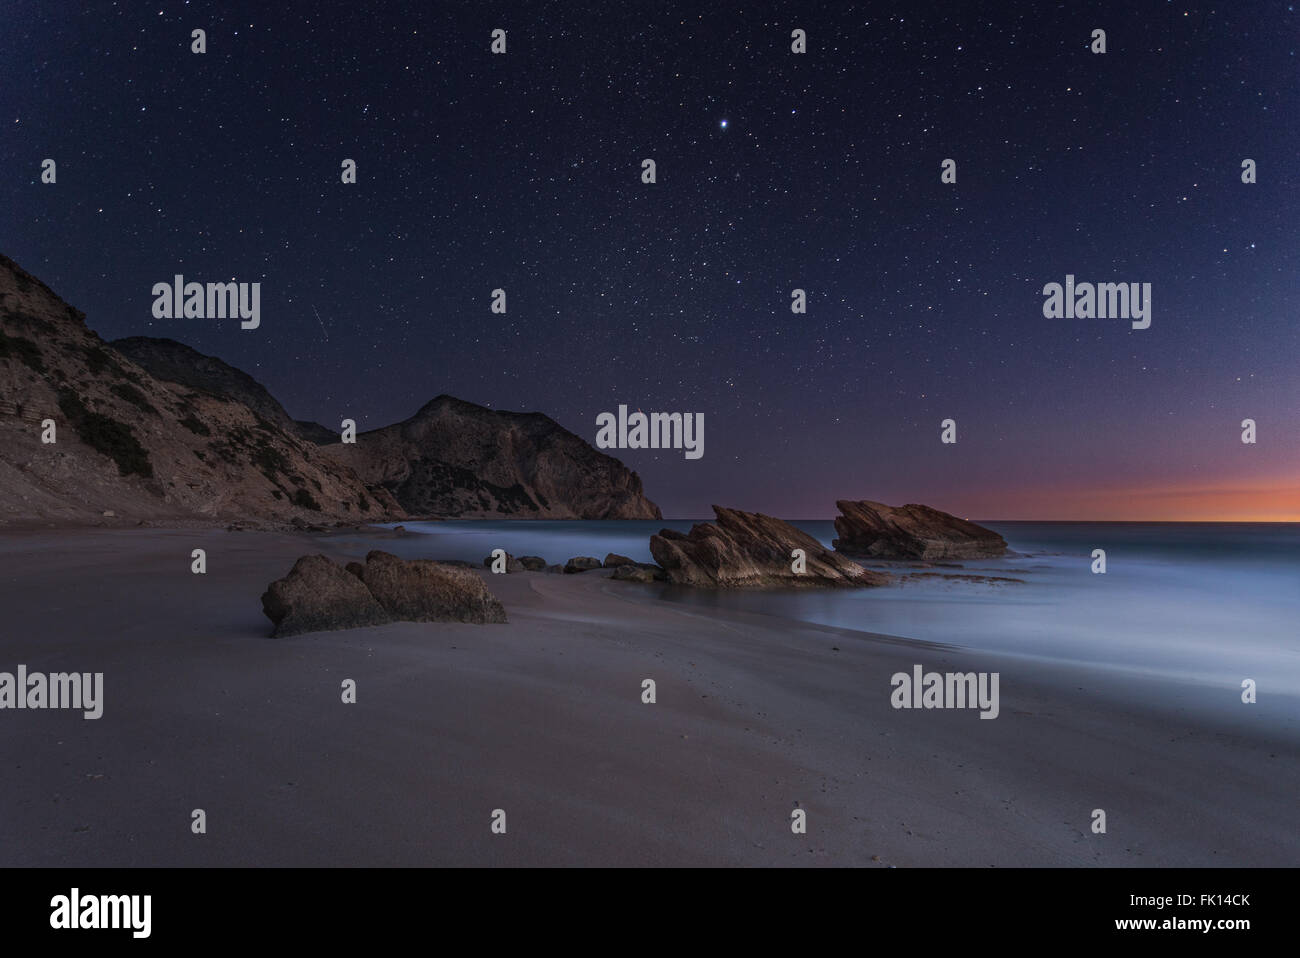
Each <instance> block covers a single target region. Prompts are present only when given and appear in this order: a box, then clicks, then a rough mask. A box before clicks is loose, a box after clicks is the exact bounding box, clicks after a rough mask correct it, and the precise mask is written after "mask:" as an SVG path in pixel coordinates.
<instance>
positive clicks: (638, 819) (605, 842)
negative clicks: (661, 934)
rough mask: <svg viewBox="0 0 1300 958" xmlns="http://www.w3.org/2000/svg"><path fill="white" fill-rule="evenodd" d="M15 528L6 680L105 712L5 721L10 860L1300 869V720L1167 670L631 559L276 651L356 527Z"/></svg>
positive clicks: (500, 581)
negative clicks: (827, 606) (639, 566)
mask: <svg viewBox="0 0 1300 958" xmlns="http://www.w3.org/2000/svg"><path fill="white" fill-rule="evenodd" d="M347 531H349V532H350V533H351V534H353V535H355V534H356V532H357V531H358V530H347ZM360 531H361V533H362V534H365V535H367V536H370V537H372V538H374V539H375V540H376V541H380V540H382V539H384V538H386V537H387V536H391V535H393V534H392V533H391V531H390V530H381V529H377V528H372V529H364V528H363V529H362V530H360ZM12 532H13V530H10V529H6V530H4V533H12ZM86 532H94V533H96V534H94V535H87V534H86ZM4 533H0V555H2V556H3V559H4V567H5V569H6V573H5V575H4V577H3V580H2V585H0V590H2V591H0V596H2V597H3V600H4V603H5V606H6V608H7V609H8V610H9V613H10V614H9V619H10V623H9V624H10V628H9V629H7V630H6V638H5V640H4V641H3V643H0V655H3V659H0V670H4V669H9V668H12V667H13V666H14V665H15V664H17V663H20V662H21V663H25V664H26V665H27V666H28V667H29V668H31V669H34V670H35V669H42V670H48V671H59V670H65V669H66V670H77V671H102V672H103V673H104V676H105V677H104V715H103V718H101V719H100V720H98V721H84V720H83V719H82V718H81V715H80V714H79V713H77V714H69V713H53V712H41V711H16V712H8V711H0V743H3V747H2V748H0V753H2V754H3V755H4V756H5V767H6V770H7V771H8V773H9V774H8V780H9V781H10V783H11V785H10V787H9V788H8V789H6V795H5V798H4V799H3V800H2V801H0V812H3V817H4V820H5V821H6V822H7V823H8V825H7V827H6V828H5V830H4V833H3V837H0V855H3V858H4V860H5V862H6V864H10V865H66V866H87V865H89V866H111V865H179V866H186V865H193V866H214V865H269V866H275V865H335V866H337V865H494V864H495V865H505V864H512V865H564V864H569V865H572V864H593V865H594V864H605V865H636V864H653V865H860V866H882V867H883V866H889V865H895V866H898V867H908V866H926V865H956V866H978V867H985V866H996V867H1008V866H1016V865H1033V866H1075V865H1101V866H1127V865H1144V866H1152V865H1170V866H1178V865H1190V866H1250V865H1295V864H1296V863H1297V862H1298V861H1300V835H1297V832H1296V829H1295V828H1294V815H1295V804H1294V796H1295V794H1296V793H1297V791H1298V789H1297V786H1298V785H1300V761H1297V759H1300V748H1297V741H1296V738H1297V737H1296V736H1295V735H1294V734H1293V732H1294V728H1292V727H1290V726H1283V727H1279V728H1268V727H1267V726H1266V722H1265V719H1263V718H1260V716H1266V715H1267V712H1265V711H1263V710H1260V711H1254V712H1251V713H1249V714H1250V716H1251V718H1250V719H1243V722H1242V723H1239V724H1237V725H1236V726H1232V725H1231V724H1229V723H1224V722H1220V721H1218V720H1217V719H1214V718H1211V717H1209V716H1206V715H1204V714H1198V712H1197V710H1196V709H1195V708H1194V707H1193V706H1194V700H1192V699H1187V700H1186V701H1185V702H1184V705H1183V706H1182V707H1181V711H1180V706H1179V705H1178V703H1177V698H1176V697H1166V696H1155V697H1152V696H1151V695H1150V694H1149V690H1150V686H1151V684H1152V683H1151V681H1150V680H1141V679H1138V678H1125V677H1123V676H1114V675H1109V676H1103V675H1098V674H1095V673H1090V672H1088V671H1087V670H1083V669H1071V668H1061V667H1058V666H1052V665H1048V664H1044V663H1027V662H1025V661H1023V660H1016V659H1015V658H1014V657H1011V656H1005V655H995V654H993V653H984V652H978V651H974V650H969V649H961V648H958V647H956V646H952V645H945V644H941V643H927V642H921V641H916V640H911V639H907V638H903V637H899V636H887V635H879V634H874V633H867V632H859V631H855V630H851V629H845V628H841V627H834V626H822V625H815V624H812V623H808V622H801V621H797V620H789V619H780V618H778V617H776V616H773V615H769V614H765V613H755V612H743V611H738V610H727V609H717V608H710V609H702V608H700V607H698V606H689V605H684V604H678V603H673V602H665V601H663V600H661V599H659V598H658V597H657V596H656V595H655V594H653V593H652V591H651V590H652V588H653V587H646V586H640V585H638V584H636V583H623V582H615V581H612V580H610V579H608V577H607V573H606V572H603V571H600V572H589V573H584V574H580V575H552V574H546V573H517V574H512V575H507V576H492V575H488V574H486V572H485V570H480V572H479V574H480V575H482V576H483V578H484V579H485V581H486V582H487V584H488V587H489V589H491V591H492V592H493V593H494V594H495V595H496V596H497V597H498V598H499V599H500V600H501V601H502V602H503V603H504V605H505V607H506V611H507V615H508V616H509V619H510V621H509V623H508V624H506V625H488V626H477V625H461V624H452V623H446V624H444V623H437V624H423V623H421V624H417V623H397V624H391V625H385V626H380V627H374V628H365V629H356V630H350V631H343V632H327V633H314V634H310V635H304V636H298V637H295V638H288V639H270V638H267V636H268V634H269V632H270V623H269V622H268V620H267V619H266V618H265V617H264V616H263V615H262V614H261V608H260V603H259V596H260V594H261V592H262V591H263V590H264V589H265V587H266V585H267V584H268V583H269V582H270V581H271V580H273V579H275V578H279V577H280V576H282V575H284V574H285V573H287V571H288V569H289V567H290V566H291V565H292V563H293V561H294V560H295V559H296V558H297V557H298V556H300V555H304V554H308V553H315V552H322V553H324V554H326V555H329V556H330V557H331V558H335V559H340V560H344V561H346V560H347V559H349V558H356V557H357V549H356V548H354V547H353V546H355V545H356V543H355V542H350V543H344V542H340V541H336V536H335V534H334V533H324V534H303V533H296V532H253V531H243V532H239V533H230V532H225V531H224V530H223V529H214V528H211V527H209V528H204V529H160V528H153V527H132V528H126V529H123V528H117V529H113V528H93V529H90V530H85V529H83V530H80V531H72V530H68V529H58V530H49V529H45V530H39V529H37V530H29V531H24V532H22V533H21V534H17V535H14V534H9V535H6V534H4ZM430 545H431V546H432V545H433V543H430ZM381 547H382V546H381ZM192 548H204V549H206V550H207V562H208V573H207V574H206V575H203V576H198V575H192V574H191V573H190V570H189V561H190V560H189V553H190V550H191V549H192ZM914 664H922V665H924V666H925V668H927V669H937V670H941V671H944V670H955V671H966V670H967V669H970V670H975V671H983V670H999V671H1000V672H1001V675H1002V685H1001V690H1002V693H1001V694H1002V703H1001V712H1000V715H999V717H998V719H997V720H994V721H980V720H979V718H978V715H977V714H971V711H970V710H966V711H961V710H953V711H947V710H933V711H931V710H920V711H918V710H896V709H894V708H892V707H891V705H890V701H889V699H890V694H889V693H890V686H889V676H890V675H891V674H893V673H894V672H897V671H907V670H910V669H911V668H912V667H913V665H914ZM345 678H351V679H353V680H355V681H356V683H357V703H356V704H355V705H344V704H342V702H341V701H340V695H339V688H340V682H341V681H342V680H343V679H345ZM644 678H653V679H654V680H655V682H656V683H657V701H656V702H655V704H653V705H648V704H643V703H642V701H641V682H642V680H643V679H644ZM1184 694H1185V695H1186V694H1189V693H1186V690H1184ZM1144 701H1145V702H1146V704H1143V702H1144ZM1252 723H1253V725H1252ZM796 803H797V805H798V807H799V808H801V809H804V810H806V812H807V818H808V831H807V834H806V835H795V834H792V833H791V829H790V814H791V810H792V809H793V808H794V807H796ZM1098 807H1100V808H1103V809H1105V810H1106V812H1107V817H1108V831H1107V833H1106V834H1104V835H1096V834H1092V833H1091V831H1090V828H1089V826H1090V822H1091V819H1090V817H1089V816H1090V813H1091V812H1092V810H1093V809H1094V808H1098ZM195 808H202V809H204V811H205V812H206V815H207V819H208V833H207V834H205V835H193V834H192V833H191V832H190V827H189V826H190V813H191V811H192V810H193V809H195ZM496 808H503V809H505V810H506V812H507V815H508V823H509V824H508V832H507V834H506V835H504V836H501V835H493V834H492V833H491V831H490V829H489V824H490V819H489V816H490V813H491V812H492V810H493V809H496Z"/></svg>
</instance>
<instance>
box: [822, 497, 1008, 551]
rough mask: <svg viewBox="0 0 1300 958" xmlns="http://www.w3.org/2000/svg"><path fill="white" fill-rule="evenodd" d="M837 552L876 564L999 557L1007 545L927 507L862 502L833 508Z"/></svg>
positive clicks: (844, 501) (987, 531)
mask: <svg viewBox="0 0 1300 958" xmlns="http://www.w3.org/2000/svg"><path fill="white" fill-rule="evenodd" d="M835 505H836V506H837V507H838V508H839V510H840V512H841V513H842V515H840V516H838V517H837V518H836V519H835V531H836V532H837V533H839V537H838V538H837V539H835V540H833V542H832V543H831V544H832V545H833V546H834V547H835V549H836V550H837V551H838V552H842V553H844V554H845V555H850V556H862V557H870V558H875V559H978V558H985V557H990V556H1000V555H1003V554H1004V553H1005V552H1006V551H1007V543H1006V540H1005V539H1003V538H1002V537H1001V536H1000V535H998V534H997V533H996V532H994V531H993V530H991V529H985V528H984V527H983V526H980V525H976V524H975V523H973V522H967V521H966V520H965V519H958V518H957V517H956V516H952V515H949V514H948V513H946V512H940V511H939V510H938V509H932V508H931V507H930V506H922V505H916V504H909V505H905V506H887V505H884V504H882V503H879V502H871V501H870V500H867V499H863V500H861V501H857V502H854V501H852V500H849V499H841V500H839V501H838V502H836V503H835Z"/></svg>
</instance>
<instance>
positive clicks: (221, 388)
mask: <svg viewBox="0 0 1300 958" xmlns="http://www.w3.org/2000/svg"><path fill="white" fill-rule="evenodd" d="M108 345H109V346H111V347H112V348H113V349H115V350H117V351H118V352H119V353H121V354H122V355H123V356H125V357H126V358H127V359H129V360H131V361H132V362H133V363H135V364H136V365H137V366H142V367H143V368H144V369H145V370H147V371H148V372H149V374H150V375H151V376H153V377H154V378H155V379H164V380H166V381H167V382H172V383H180V384H181V385H182V386H188V387H189V388H190V389H191V390H195V391H198V392H205V393H211V394H212V395H214V396H223V397H225V398H226V399H233V400H235V401H236V402H241V403H243V404H244V405H245V406H247V407H248V408H249V409H251V410H253V412H255V413H257V414H258V415H259V416H261V417H262V418H263V419H265V420H266V421H267V422H271V423H274V424H275V425H277V426H279V427H280V428H281V429H283V430H284V431H285V432H287V433H291V434H293V435H295V436H297V437H298V438H299V439H305V440H306V441H307V442H313V443H317V444H325V443H331V442H338V441H339V434H338V433H337V432H334V431H332V430H330V429H327V428H326V427H324V426H322V425H321V424H320V423H318V422H308V421H307V420H299V419H293V418H291V417H290V416H289V414H288V413H287V412H285V409H284V407H283V406H281V405H280V403H279V401H278V400H277V399H276V398H275V397H274V396H272V395H271V393H270V392H269V391H268V390H267V388H266V387H265V386H263V385H262V384H261V383H259V382H258V381H257V380H256V379H254V378H253V377H252V376H250V375H248V373H246V372H244V371H243V370H242V369H236V368H235V367H234V366H231V365H230V364H229V363H226V362H223V361H222V360H220V359H218V358H217V357H215V356H205V355H204V354H203V353H201V352H199V351H198V350H197V349H191V348H190V347H189V346H186V345H185V344H184V343H178V342H177V341H176V340H174V339H160V338H157V337H154V336H128V337H126V338H125V339H115V340H113V341H112V342H110V343H109V344H108Z"/></svg>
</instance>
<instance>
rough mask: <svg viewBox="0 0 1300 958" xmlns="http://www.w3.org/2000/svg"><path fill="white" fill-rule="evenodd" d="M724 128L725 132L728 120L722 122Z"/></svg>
mask: <svg viewBox="0 0 1300 958" xmlns="http://www.w3.org/2000/svg"><path fill="white" fill-rule="evenodd" d="M722 128H723V129H724V130H725V129H726V128H727V121H726V120H723V121H722Z"/></svg>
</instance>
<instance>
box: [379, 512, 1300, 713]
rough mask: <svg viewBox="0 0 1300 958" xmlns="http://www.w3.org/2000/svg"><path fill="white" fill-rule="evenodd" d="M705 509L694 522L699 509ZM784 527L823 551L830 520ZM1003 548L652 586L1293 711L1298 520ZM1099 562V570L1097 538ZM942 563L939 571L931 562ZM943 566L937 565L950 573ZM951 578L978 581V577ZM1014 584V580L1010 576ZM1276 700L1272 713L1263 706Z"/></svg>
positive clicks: (484, 529)
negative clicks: (793, 583)
mask: <svg viewBox="0 0 1300 958" xmlns="http://www.w3.org/2000/svg"><path fill="white" fill-rule="evenodd" d="M701 521H703V520H701ZM693 524H694V523H693V521H692V520H652V521H635V520H625V521H610V522H602V521H508V520H505V521H496V520H448V521H442V522H407V523H404V525H405V527H406V529H407V531H408V532H411V533H418V535H411V536H407V537H405V538H402V539H397V540H385V541H384V543H383V544H382V545H379V546H378V547H379V548H384V549H387V550H389V551H392V552H395V553H399V554H401V555H403V556H405V557H407V558H415V557H423V558H434V559H461V560H467V561H471V562H476V563H477V562H481V561H482V560H483V558H484V557H486V556H487V555H488V554H489V553H491V551H492V550H493V549H497V548H500V549H505V550H506V551H507V552H509V553H510V554H512V555H515V556H521V555H537V556H542V557H543V558H545V559H546V560H547V561H548V562H551V563H561V564H562V563H564V562H565V561H567V560H568V559H569V558H571V557H573V556H595V557H596V558H599V559H603V558H604V556H605V555H606V554H607V553H610V552H614V553H619V554H621V555H626V556H628V557H630V558H632V559H635V560H637V561H643V562H650V561H652V559H651V556H650V548H649V540H650V536H651V535H652V534H654V533H656V532H658V531H659V530H660V529H662V528H665V527H666V528H670V529H676V530H679V531H682V532H687V531H689V530H690V528H691V526H692V525H693ZM792 524H793V525H795V526H797V527H799V528H800V529H802V530H804V531H805V532H807V533H809V534H810V535H812V536H813V537H814V538H816V539H817V540H818V541H820V542H822V543H823V544H824V545H826V546H827V547H828V548H829V547H830V544H831V540H832V539H833V538H834V536H835V529H834V524H833V523H832V522H831V521H830V520H806V521H800V520H793V521H792ZM981 525H985V526H987V527H988V528H990V529H993V530H995V531H996V532H998V533H1000V534H1001V535H1002V536H1003V537H1004V538H1005V539H1006V540H1007V543H1008V545H1009V547H1010V550H1011V554H1010V555H1008V556H1006V557H1003V558H998V559H980V560H968V561H965V562H961V563H960V564H959V566H960V567H955V566H949V565H934V566H931V567H929V568H924V567H919V565H918V564H914V563H889V564H887V565H886V564H879V563H871V562H866V563H864V564H866V565H868V566H870V567H873V568H887V569H888V571H891V572H893V573H894V574H895V575H897V576H898V580H897V581H898V584H896V585H892V586H887V587H883V588H873V589H829V590H817V589H791V590H777V591H735V590H731V591H716V592H715V591H709V590H698V589H689V588H683V587H677V586H670V585H662V584H656V585H653V586H632V585H630V584H629V586H628V587H630V588H641V589H646V590H650V591H651V592H652V593H653V594H657V596H658V597H659V598H661V599H662V600H664V601H669V602H680V603H689V604H693V605H699V606H712V607H718V608H729V609H740V610H745V611H748V612H756V613H762V614H769V615H775V616H780V617H783V618H786V619H796V620H802V621H807V622H815V623H820V624H824V625H832V626H838V627H841V628H846V629H852V630H857V631H862V632H875V633H885V634H888V635H891V636H898V637H903V638H908V639H913V640H920V641H921V642H936V643H943V644H946V645H951V646H959V647H962V648H967V649H974V650H984V651H988V652H994V653H999V654H1002V655H1010V656H1016V657H1019V658H1026V659H1033V660H1039V661H1043V662H1050V663H1055V664H1058V665H1064V666H1083V667H1087V668H1089V669H1094V670H1096V669H1099V670H1106V671H1111V672H1119V673H1124V674H1126V675H1128V676H1130V677H1136V678H1139V679H1140V678H1142V677H1144V676H1149V677H1151V678H1156V679H1161V680H1165V681H1169V682H1176V683H1182V684H1186V685H1193V686H1201V687H1204V688H1206V689H1213V690H1217V691H1216V692H1215V693H1214V694H1215V695H1221V696H1222V699H1223V701H1224V702H1225V703H1229V704H1231V705H1233V706H1241V705H1244V704H1245V703H1241V702H1240V698H1241V692H1240V688H1241V684H1242V682H1243V681H1245V680H1247V679H1250V680H1253V681H1254V683H1255V686H1256V696H1257V703H1256V704H1271V705H1272V706H1274V708H1275V709H1276V712H1275V714H1281V713H1285V714H1287V715H1289V716H1290V717H1291V718H1296V717H1300V523H1167V522H1161V523H1141V522H999V521H985V522H981ZM1097 549H1101V550H1104V552H1105V572H1104V573H1098V572H1094V571H1093V569H1094V565H1095V560H1094V558H1093V552H1094V550H1097ZM936 573H938V574H936ZM945 574H946V575H945ZM952 575H971V576H981V577H984V578H983V579H982V580H980V581H970V580H962V579H954V578H951V577H949V576H952ZM1005 580H1015V581H1005ZM1270 711H1274V709H1270Z"/></svg>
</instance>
